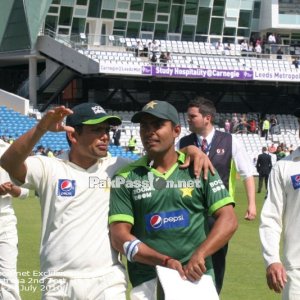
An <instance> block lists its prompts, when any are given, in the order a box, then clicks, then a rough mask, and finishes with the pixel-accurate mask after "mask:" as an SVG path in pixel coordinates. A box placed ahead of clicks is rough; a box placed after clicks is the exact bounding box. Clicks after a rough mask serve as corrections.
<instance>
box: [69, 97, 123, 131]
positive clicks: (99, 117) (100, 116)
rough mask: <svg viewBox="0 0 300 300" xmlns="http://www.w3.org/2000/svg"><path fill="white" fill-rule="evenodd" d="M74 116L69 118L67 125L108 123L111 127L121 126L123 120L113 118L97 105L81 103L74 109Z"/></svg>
mask: <svg viewBox="0 0 300 300" xmlns="http://www.w3.org/2000/svg"><path fill="white" fill-rule="evenodd" d="M72 111H73V114H72V115H69V116H67V120H66V125H68V126H72V127H74V126H76V125H80V124H85V125H94V124H99V123H102V122H108V123H109V124H110V125H120V124H121V123H122V121H121V119H120V118H119V117H117V116H111V115H108V114H107V113H106V111H105V110H104V109H103V108H102V107H101V106H100V105H99V104H97V103H87V102H86V103H81V104H79V105H76V106H74V107H73V108H72Z"/></svg>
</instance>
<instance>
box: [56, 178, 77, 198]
mask: <svg viewBox="0 0 300 300" xmlns="http://www.w3.org/2000/svg"><path fill="white" fill-rule="evenodd" d="M75 183H76V181H75V180H70V179H58V196H62V197H72V196H74V195H75V186H76V184H75Z"/></svg>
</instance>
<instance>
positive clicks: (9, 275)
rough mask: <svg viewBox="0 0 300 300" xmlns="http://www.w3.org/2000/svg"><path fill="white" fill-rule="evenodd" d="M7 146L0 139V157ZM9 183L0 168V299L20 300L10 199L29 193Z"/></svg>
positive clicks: (5, 174) (7, 177) (13, 214)
mask: <svg viewBox="0 0 300 300" xmlns="http://www.w3.org/2000/svg"><path fill="white" fill-rule="evenodd" d="M9 146H10V145H9V144H7V143H5V142H4V141H2V140H1V139H0V156H1V155H2V153H3V152H5V151H6V150H7V148H8V147H9ZM10 181H11V180H10V177H9V175H8V174H7V172H6V171H5V170H4V169H2V168H1V167H0V299H4V300H20V299H21V298H20V295H19V284H18V277H17V256H18V234H17V227H16V225H17V218H16V216H15V212H14V209H13V206H12V197H20V198H26V197H27V196H28V192H29V191H28V190H27V189H24V188H20V187H18V186H16V185H14V184H12V183H11V182H10Z"/></svg>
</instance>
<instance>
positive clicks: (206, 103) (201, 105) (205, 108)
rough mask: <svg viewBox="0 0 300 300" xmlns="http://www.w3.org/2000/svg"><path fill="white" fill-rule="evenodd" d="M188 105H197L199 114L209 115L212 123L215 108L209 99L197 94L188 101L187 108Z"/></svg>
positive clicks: (215, 111)
mask: <svg viewBox="0 0 300 300" xmlns="http://www.w3.org/2000/svg"><path fill="white" fill-rule="evenodd" d="M190 107H198V109H199V113H200V114H201V115H203V116H207V115H210V116H211V121H212V123H213V122H214V119H215V116H216V113H217V110H216V107H215V104H214V103H213V102H212V101H211V100H209V99H206V98H204V97H201V96H198V97H196V98H195V99H194V100H191V101H190V102H189V104H188V108H190Z"/></svg>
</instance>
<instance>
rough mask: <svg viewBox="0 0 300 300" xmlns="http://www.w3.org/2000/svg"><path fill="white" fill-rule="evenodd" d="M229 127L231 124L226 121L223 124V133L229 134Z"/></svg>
mask: <svg viewBox="0 0 300 300" xmlns="http://www.w3.org/2000/svg"><path fill="white" fill-rule="evenodd" d="M230 125H231V124H230V122H229V120H228V119H227V120H226V121H225V124H224V129H225V132H227V133H230V127H231V126H230Z"/></svg>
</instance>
